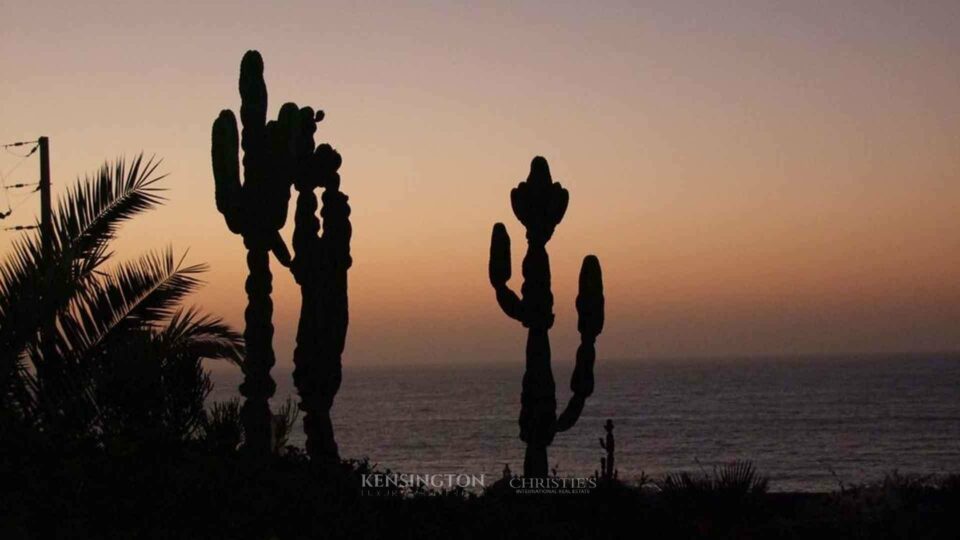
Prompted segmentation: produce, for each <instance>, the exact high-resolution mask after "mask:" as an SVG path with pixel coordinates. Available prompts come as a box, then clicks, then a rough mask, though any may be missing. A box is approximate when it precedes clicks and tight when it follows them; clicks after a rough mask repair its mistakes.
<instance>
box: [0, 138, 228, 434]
mask: <svg viewBox="0 0 960 540" xmlns="http://www.w3.org/2000/svg"><path fill="white" fill-rule="evenodd" d="M158 165H159V162H158V161H155V160H154V159H152V158H151V159H146V160H145V159H144V158H143V156H142V155H140V156H138V157H136V158H135V159H133V160H132V161H131V162H130V163H129V164H127V163H126V162H125V161H124V160H122V159H120V160H118V161H117V162H116V163H115V164H113V165H110V164H105V165H104V166H103V167H102V168H101V169H100V170H99V172H98V173H97V174H96V175H94V176H92V177H89V176H88V177H87V178H86V179H85V180H84V181H78V183H77V184H76V185H75V186H74V187H73V188H71V189H69V190H68V191H67V193H66V194H65V196H64V197H63V198H62V200H61V201H60V202H59V205H58V206H57V208H56V211H55V213H54V218H53V225H54V227H53V228H54V234H53V238H52V245H53V248H52V250H51V254H50V257H49V258H45V257H44V256H43V249H42V243H41V238H40V235H39V234H38V233H30V234H25V235H23V236H21V237H20V238H19V239H18V240H17V241H16V242H15V243H14V245H13V248H12V250H11V253H10V254H9V255H8V257H7V258H6V260H4V261H3V262H2V263H0V439H3V440H9V439H10V437H12V436H13V435H14V434H21V435H22V434H24V433H29V434H33V435H37V434H42V437H41V438H42V439H43V440H47V441H49V442H53V441H54V440H55V441H56V442H57V443H58V444H59V443H63V442H70V441H71V440H77V439H85V438H89V437H91V436H93V437H101V438H102V437H109V436H112V435H119V434H127V435H135V436H136V437H138V438H140V439H143V438H144V435H149V436H148V437H147V440H155V439H154V437H153V436H157V437H160V436H162V437H174V438H183V437H186V436H188V435H189V434H191V433H192V432H193V431H194V430H196V429H198V428H199V427H200V426H199V424H200V423H201V422H202V420H203V418H204V411H203V398H205V397H206V395H207V393H209V390H210V381H209V378H208V376H207V375H206V373H205V372H204V370H203V369H202V367H201V366H200V361H201V359H203V358H215V359H227V360H230V361H234V362H239V361H240V359H241V356H242V349H243V344H242V339H241V338H240V336H239V335H238V334H237V333H236V332H234V331H233V330H231V329H230V328H229V327H228V326H226V325H225V324H223V323H222V322H221V321H220V320H219V319H217V318H214V317H211V316H208V315H204V314H202V313H201V312H199V311H198V310H196V309H193V308H183V307H181V305H180V304H181V302H182V301H183V299H184V298H185V297H186V296H187V295H189V294H190V293H192V292H193V291H195V290H196V289H197V288H198V287H199V286H200V285H201V284H202V282H201V280H200V279H199V275H200V274H201V273H202V272H204V271H205V270H206V266H205V265H202V264H195V265H185V264H184V262H183V257H181V258H179V259H177V258H175V257H174V254H173V250H172V249H171V248H169V247H168V248H166V249H164V250H161V251H152V252H147V253H146V254H144V255H142V256H140V257H139V258H138V259H135V260H133V261H128V262H123V263H120V264H117V265H115V266H113V267H112V268H107V263H108V262H109V261H110V260H111V259H112V255H113V252H112V251H111V249H110V248H111V242H112V241H113V240H114V239H115V238H116V237H117V233H118V231H119V228H120V226H121V225H122V224H123V223H124V222H126V221H128V220H130V219H132V218H133V217H135V216H137V215H140V214H141V213H143V212H145V211H147V210H151V209H153V208H156V207H157V206H158V205H159V204H161V203H162V202H163V201H164V199H163V197H162V196H161V195H160V191H161V189H160V188H159V187H158V186H157V183H158V182H159V181H160V180H161V179H162V178H163V176H160V175H157V173H156V169H157V166H158ZM42 327H45V328H46V329H47V331H43V332H42V331H41V328H42Z"/></svg>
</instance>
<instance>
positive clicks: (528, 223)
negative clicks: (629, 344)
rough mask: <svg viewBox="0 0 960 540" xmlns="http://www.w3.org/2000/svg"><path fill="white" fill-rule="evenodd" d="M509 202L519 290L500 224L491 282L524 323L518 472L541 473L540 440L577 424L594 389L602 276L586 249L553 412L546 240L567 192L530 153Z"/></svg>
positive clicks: (507, 309)
mask: <svg viewBox="0 0 960 540" xmlns="http://www.w3.org/2000/svg"><path fill="white" fill-rule="evenodd" d="M510 202H511V205H512V207H513V213H514V215H516V216H517V219H519V220H520V222H521V223H522V224H523V226H524V227H526V229H527V254H526V255H525V256H524V258H523V285H522V287H521V293H522V294H523V297H522V298H521V297H519V296H518V295H517V294H516V293H515V292H513V291H512V290H511V289H510V287H509V286H508V285H507V281H509V280H510V276H511V262H510V236H509V235H508V234H507V229H506V227H504V225H503V224H502V223H497V224H496V225H494V226H493V234H492V238H491V241H490V267H489V273H490V283H491V284H492V285H493V288H494V290H495V291H496V294H497V302H498V303H499V305H500V308H501V309H502V310H503V312H504V313H506V314H507V316H509V317H511V318H513V319H516V320H518V321H520V322H521V323H522V324H523V326H524V327H526V328H527V329H528V334H527V360H526V371H525V372H524V375H523V388H522V392H521V395H520V440H522V441H524V442H525V443H527V450H526V456H525V458H524V462H523V474H524V476H527V477H546V476H547V468H548V465H547V447H548V446H549V445H550V444H551V443H552V442H553V438H554V436H555V435H556V433H557V432H558V431H566V430H568V429H570V428H571V427H573V425H574V424H576V422H577V419H578V418H579V417H580V413H581V412H582V411H583V406H584V402H585V401H586V399H587V397H589V396H590V394H592V393H593V364H594V361H595V359H596V350H595V347H594V344H595V342H596V339H597V336H598V335H599V334H600V332H601V331H602V330H603V302H604V300H603V277H602V274H601V270H600V261H599V260H598V259H597V258H596V257H595V256H593V255H588V256H586V257H585V258H584V259H583V265H582V266H581V268H580V289H579V294H578V295H577V302H576V305H577V313H578V315H579V320H578V323H577V329H578V331H579V332H580V346H579V347H578V348H577V359H576V367H575V368H574V370H573V376H572V377H571V379H570V389H571V390H572V391H573V396H571V398H570V401H569V402H568V404H567V407H566V409H564V411H563V413H562V414H561V415H560V416H559V418H558V417H557V412H556V409H557V399H556V385H555V384H554V381H553V372H552V370H551V367H550V338H549V335H548V332H549V330H550V328H551V327H552V326H553V320H554V315H553V293H552V291H551V290H550V259H549V257H548V256H547V250H546V245H547V242H548V241H549V240H550V238H551V237H552V236H553V232H554V229H555V228H556V226H557V225H558V224H559V223H560V220H562V219H563V215H564V213H565V212H566V210H567V203H568V202H569V193H568V192H567V190H566V189H564V188H563V187H562V186H561V185H560V184H559V183H556V182H553V179H552V178H551V176H550V168H549V165H548V164H547V160H546V159H544V158H542V157H540V156H537V157H535V158H534V159H533V161H532V162H531V164H530V175H529V176H528V177H527V180H526V181H525V182H521V183H520V184H519V185H518V186H517V187H516V188H514V189H513V190H512V191H511V192H510Z"/></svg>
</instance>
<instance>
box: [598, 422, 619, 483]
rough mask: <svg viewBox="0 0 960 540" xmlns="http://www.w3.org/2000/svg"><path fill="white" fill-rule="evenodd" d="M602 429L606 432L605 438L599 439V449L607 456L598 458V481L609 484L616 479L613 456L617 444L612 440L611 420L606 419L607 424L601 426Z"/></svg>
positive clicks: (614, 458) (614, 457)
mask: <svg viewBox="0 0 960 540" xmlns="http://www.w3.org/2000/svg"><path fill="white" fill-rule="evenodd" d="M603 429H604V430H606V432H607V438H606V439H604V438H602V437H601V438H600V448H603V449H604V450H605V451H606V454H607V455H606V456H604V457H602V458H600V479H601V480H603V481H604V482H607V483H610V482H613V481H614V480H616V479H617V469H616V456H615V455H614V452H615V451H616V444H617V443H616V441H615V440H614V438H613V420H610V419H609V418H608V419H607V423H606V424H604V425H603Z"/></svg>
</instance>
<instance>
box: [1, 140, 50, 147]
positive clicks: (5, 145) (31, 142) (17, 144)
mask: <svg viewBox="0 0 960 540" xmlns="http://www.w3.org/2000/svg"><path fill="white" fill-rule="evenodd" d="M33 143H38V144H39V143H40V141H39V140H36V141H17V142H12V143H6V144H2V145H0V146H3V147H4V148H9V147H11V146H26V145H28V144H33Z"/></svg>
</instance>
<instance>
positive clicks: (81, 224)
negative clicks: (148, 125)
mask: <svg viewBox="0 0 960 540" xmlns="http://www.w3.org/2000/svg"><path fill="white" fill-rule="evenodd" d="M159 165H160V161H159V160H155V159H154V158H153V157H150V158H148V159H147V160H146V161H144V157H143V154H139V155H138V156H137V157H136V158H134V159H133V161H131V163H130V165H129V167H128V166H127V164H126V160H124V159H123V158H119V159H117V160H116V162H115V163H114V164H113V166H112V167H111V165H110V164H104V165H103V166H102V167H101V168H100V170H99V172H98V173H97V174H96V175H95V176H89V175H88V176H87V177H86V178H84V179H83V180H78V181H77V183H76V184H75V185H74V186H73V187H71V188H69V189H68V190H67V192H66V194H65V196H64V197H63V198H62V199H61V200H60V202H59V204H58V205H57V212H56V215H55V218H54V223H53V224H54V237H55V242H56V244H57V247H59V248H60V251H62V252H64V253H67V252H69V255H70V256H71V258H72V259H73V260H75V261H76V262H77V263H79V265H80V268H77V275H79V276H83V275H86V274H87V273H89V272H91V271H92V270H93V269H94V268H96V267H97V266H99V265H100V264H102V263H103V262H104V261H105V260H106V259H107V258H108V257H107V252H106V245H107V243H108V242H109V241H110V240H112V239H113V238H114V237H115V235H116V232H117V230H118V229H119V227H120V225H121V224H122V223H123V222H125V221H127V220H129V219H131V218H132V217H134V216H136V215H137V214H140V213H141V212H145V211H147V210H151V209H153V208H155V207H156V206H157V205H159V204H161V203H162V202H163V201H164V199H163V197H161V196H160V195H159V192H160V191H162V190H161V189H160V188H158V187H156V183H157V182H159V181H160V180H162V179H163V178H164V177H165V176H166V175H160V176H157V175H156V174H155V173H156V170H157V167H158V166H159Z"/></svg>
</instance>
